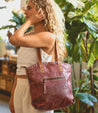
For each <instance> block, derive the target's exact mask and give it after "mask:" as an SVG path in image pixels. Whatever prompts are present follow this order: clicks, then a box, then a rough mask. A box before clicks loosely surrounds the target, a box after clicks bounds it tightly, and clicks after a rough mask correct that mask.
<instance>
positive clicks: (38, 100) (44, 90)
mask: <svg viewBox="0 0 98 113" xmlns="http://www.w3.org/2000/svg"><path fill="white" fill-rule="evenodd" d="M55 45H56V44H55ZM55 50H56V52H55V54H56V58H55V59H56V62H44V63H42V60H41V53H40V50H38V59H39V62H38V63H37V64H33V65H31V66H29V67H26V73H27V76H28V80H29V84H30V93H31V100H32V105H33V106H34V108H36V109H39V110H57V109H61V108H65V107H66V106H69V105H72V104H74V97H73V93H72V85H71V65H70V64H68V63H61V62H59V60H58V54H57V46H55Z"/></svg>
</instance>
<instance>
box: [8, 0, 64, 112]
mask: <svg viewBox="0 0 98 113" xmlns="http://www.w3.org/2000/svg"><path fill="white" fill-rule="evenodd" d="M25 15H26V22H25V23H24V24H23V25H22V26H21V27H20V28H19V29H18V30H17V31H16V32H15V33H14V35H12V37H11V38H10V40H9V41H10V43H11V44H13V45H15V46H20V49H19V51H18V53H17V55H18V58H17V70H16V77H15V82H14V86H13V89H12V92H11V98H10V102H9V108H10V110H11V112H12V113H53V112H54V111H53V110H51V111H40V110H37V109H35V108H34V107H33V106H32V105H31V96H30V89H29V83H28V79H27V76H26V72H25V69H24V68H22V66H25V67H26V66H27V67H28V66H30V65H32V64H35V63H38V57H37V48H40V51H41V55H42V62H51V61H54V57H55V56H54V53H55V52H54V49H53V48H54V44H55V40H57V41H58V49H59V58H60V60H61V61H62V59H63V58H64V57H65V56H66V49H65V45H64V30H65V28H64V22H65V20H64V16H63V13H62V11H61V9H60V8H59V6H58V5H57V4H56V3H55V2H54V0H29V2H28V4H27V8H26V10H25ZM31 25H33V26H34V28H33V30H32V31H31V32H29V33H25V31H26V30H27V29H28V28H29V27H30V26H31ZM51 50H53V51H52V52H51V53H50V51H51Z"/></svg>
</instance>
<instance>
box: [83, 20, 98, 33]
mask: <svg viewBox="0 0 98 113" xmlns="http://www.w3.org/2000/svg"><path fill="white" fill-rule="evenodd" d="M83 21H84V23H85V24H86V25H87V26H88V28H89V29H91V30H93V31H95V32H98V25H97V24H96V23H95V22H92V21H90V20H86V19H85V18H83Z"/></svg>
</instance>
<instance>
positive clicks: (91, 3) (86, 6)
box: [83, 1, 95, 14]
mask: <svg viewBox="0 0 98 113" xmlns="http://www.w3.org/2000/svg"><path fill="white" fill-rule="evenodd" d="M94 4H95V3H94V2H92V1H87V2H86V3H85V7H84V8H83V13H84V14H85V13H88V11H89V10H90V9H91V7H92V6H93V5H94Z"/></svg>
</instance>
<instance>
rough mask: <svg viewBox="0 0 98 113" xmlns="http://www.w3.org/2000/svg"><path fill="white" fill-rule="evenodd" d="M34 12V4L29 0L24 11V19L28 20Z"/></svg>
mask: <svg viewBox="0 0 98 113" xmlns="http://www.w3.org/2000/svg"><path fill="white" fill-rule="evenodd" d="M34 10H36V7H35V5H34V3H33V2H31V0H29V2H28V4H27V7H26V9H25V15H26V19H28V18H29V17H30V16H31V15H33V12H34Z"/></svg>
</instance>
